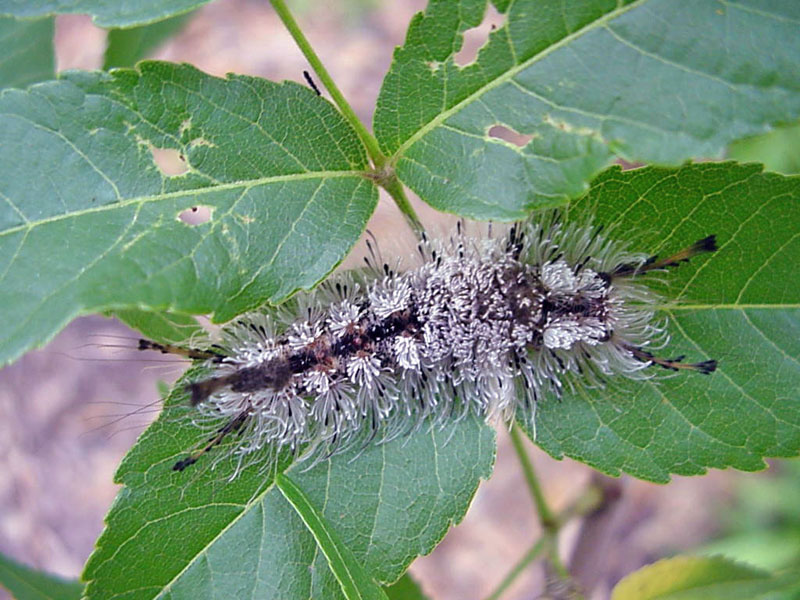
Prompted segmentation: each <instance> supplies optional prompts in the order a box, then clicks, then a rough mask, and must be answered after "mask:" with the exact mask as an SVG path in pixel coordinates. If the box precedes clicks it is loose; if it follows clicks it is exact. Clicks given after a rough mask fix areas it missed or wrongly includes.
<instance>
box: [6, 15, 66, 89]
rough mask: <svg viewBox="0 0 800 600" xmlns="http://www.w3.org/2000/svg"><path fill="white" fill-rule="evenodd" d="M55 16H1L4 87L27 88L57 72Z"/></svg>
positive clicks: (50, 77)
mask: <svg viewBox="0 0 800 600" xmlns="http://www.w3.org/2000/svg"><path fill="white" fill-rule="evenodd" d="M53 29H54V28H53V19H37V20H35V21H17V20H16V19H14V18H11V17H0V47H1V48H3V56H2V58H0V88H8V87H17V88H24V87H27V86H29V85H30V84H32V83H35V82H37V81H44V80H45V79H52V78H53V76H54V75H55V58H54V54H53Z"/></svg>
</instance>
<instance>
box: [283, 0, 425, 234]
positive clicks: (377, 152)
mask: <svg viewBox="0 0 800 600" xmlns="http://www.w3.org/2000/svg"><path fill="white" fill-rule="evenodd" d="M270 3H271V4H272V7H273V8H274V9H275V12H276V13H278V16H279V17H280V19H281V21H283V24H284V26H285V27H286V29H287V30H288V31H289V33H290V34H291V36H292V37H293V38H294V41H295V43H296V44H297V46H298V47H299V48H300V51H301V52H302V53H303V55H304V56H305V57H306V60H308V62H309V64H310V65H311V68H312V69H314V72H315V73H316V74H317V77H319V79H320V81H321V82H322V85H324V86H325V89H327V90H328V93H330V95H331V98H332V99H333V101H334V103H335V104H336V106H338V107H339V111H340V112H341V113H342V116H343V117H344V118H345V119H347V122H348V123H350V126H351V127H352V128H353V129H354V130H355V132H356V134H357V135H358V137H359V138H360V139H361V142H362V143H363V144H364V147H365V148H366V149H367V154H368V155H369V158H370V160H371V161H372V164H373V166H374V167H375V170H374V171H372V172H370V173H369V176H370V178H371V179H372V180H373V181H375V182H376V183H377V184H378V185H380V186H381V187H383V188H384V189H385V190H386V191H387V192H389V195H390V196H391V197H392V199H393V200H394V201H395V203H396V204H397V207H398V208H399V209H400V212H401V213H403V216H404V217H405V219H406V221H407V222H408V224H409V226H410V227H411V229H412V230H413V231H414V233H415V234H416V235H417V237H421V235H422V233H423V232H424V228H423V227H422V223H421V222H420V220H419V217H417V214H416V213H415V212H414V209H413V208H412V206H411V204H410V203H409V202H408V198H406V193H405V190H404V189H403V185H402V184H401V183H400V180H398V179H397V175H395V174H394V170H393V169H392V168H391V167H390V165H389V164H388V162H389V159H388V158H387V157H386V156H385V155H384V154H383V152H381V149H380V146H379V145H378V140H376V139H375V136H374V135H372V133H370V131H369V130H368V129H367V128H366V127H365V126H364V124H363V123H362V122H361V120H360V119H359V118H358V116H357V115H356V113H355V111H354V110H353V108H352V107H351V106H350V104H349V103H348V102H347V100H346V99H345V97H344V95H343V94H342V92H341V91H340V90H339V88H338V87H336V83H335V82H334V81H333V78H332V77H331V76H330V74H329V73H328V71H327V70H326V69H325V66H324V65H323V64H322V61H321V60H320V59H319V57H318V56H317V53H316V52H314V49H313V48H312V47H311V44H310V43H309V41H308V39H307V38H306V36H305V34H304V33H303V30H302V29H300V26H299V25H298V24H297V21H295V20H294V17H293V16H292V13H291V12H289V8H288V7H287V6H286V3H285V2H284V0H270Z"/></svg>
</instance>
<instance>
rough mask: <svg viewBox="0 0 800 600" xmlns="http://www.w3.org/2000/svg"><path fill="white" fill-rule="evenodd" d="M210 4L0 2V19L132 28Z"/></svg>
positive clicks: (164, 0)
mask: <svg viewBox="0 0 800 600" xmlns="http://www.w3.org/2000/svg"><path fill="white" fill-rule="evenodd" d="M208 2H210V0H115V1H114V2H109V1H108V0H0V15H13V16H15V17H43V16H46V15H58V14H64V13H81V14H89V15H92V17H93V20H94V22H95V23H96V24H97V25H99V26H100V27H132V26H134V25H146V24H148V23H154V22H156V21H161V20H162V19H166V18H167V17H172V16H174V15H180V14H183V13H186V12H189V11H190V10H193V9H195V8H197V7H198V6H202V5H203V4H206V3H208Z"/></svg>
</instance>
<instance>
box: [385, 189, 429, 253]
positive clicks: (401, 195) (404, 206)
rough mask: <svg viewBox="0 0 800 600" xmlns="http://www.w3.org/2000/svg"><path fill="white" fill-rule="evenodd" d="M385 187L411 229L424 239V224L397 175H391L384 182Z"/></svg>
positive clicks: (419, 237)
mask: <svg viewBox="0 0 800 600" xmlns="http://www.w3.org/2000/svg"><path fill="white" fill-rule="evenodd" d="M383 189H385V190H386V191H387V192H389V195H390V196H391V197H392V199H393V200H394V202H395V204H397V208H399V209H400V212H401V213H403V216H404V217H405V219H406V222H407V223H408V226H409V227H411V230H412V231H413V232H414V234H415V235H416V236H417V239H422V234H423V233H425V228H424V227H423V226H422V223H421V222H420V220H419V217H418V216H417V213H416V212H414V207H413V206H411V203H410V202H409V201H408V198H407V197H406V191H405V189H404V188H403V184H402V183H400V180H399V179H397V176H396V175H394V174H393V175H392V176H391V177H388V178H387V179H386V181H384V183H383Z"/></svg>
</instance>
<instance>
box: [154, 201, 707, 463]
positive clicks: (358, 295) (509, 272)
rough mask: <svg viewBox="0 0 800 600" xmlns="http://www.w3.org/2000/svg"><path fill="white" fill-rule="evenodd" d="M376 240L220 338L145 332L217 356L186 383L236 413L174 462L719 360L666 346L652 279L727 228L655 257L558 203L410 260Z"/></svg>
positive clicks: (397, 428) (343, 440) (209, 402)
mask: <svg viewBox="0 0 800 600" xmlns="http://www.w3.org/2000/svg"><path fill="white" fill-rule="evenodd" d="M370 249H371V258H368V259H367V265H368V269H366V270H365V271H363V272H350V273H345V274H343V275H338V276H334V277H332V278H330V279H328V280H327V281H325V282H323V283H322V284H321V285H320V286H319V287H318V288H317V289H315V290H314V291H312V292H310V293H308V294H303V295H301V296H299V297H297V298H296V299H294V300H293V301H290V302H289V303H287V304H286V305H283V306H281V307H279V308H278V309H275V310H263V311H256V312H252V313H249V314H245V315H243V316H241V317H240V318H238V319H237V320H236V321H234V322H232V323H231V324H229V325H227V326H225V327H224V328H223V329H222V332H221V336H220V339H219V340H218V341H217V342H216V343H214V344H213V345H210V346H209V347H208V348H205V349H201V350H197V349H185V348H180V347H176V346H172V345H165V344H159V343H156V342H151V341H148V340H141V341H140V349H147V350H158V351H161V352H172V353H178V354H182V355H184V356H186V357H188V358H191V359H197V360H201V361H204V363H205V364H206V366H207V367H208V369H209V370H210V374H209V375H208V376H206V377H203V378H201V379H199V380H197V381H192V382H190V383H189V384H187V386H186V389H187V391H188V392H189V393H190V394H191V404H192V405H193V406H196V407H197V408H198V410H199V411H200V414H202V415H204V416H207V417H211V418H213V419H215V422H217V423H219V422H220V421H219V419H220V418H223V419H224V421H222V422H223V423H224V424H223V425H222V426H221V427H219V428H218V429H217V430H216V431H215V433H214V435H213V436H212V437H211V439H210V440H208V442H207V443H206V444H205V445H204V446H203V447H202V448H200V449H198V450H197V451H195V452H193V453H191V454H190V455H188V456H187V457H185V458H183V459H182V460H180V461H178V462H177V463H176V464H175V465H174V469H175V470H178V471H181V470H183V469H185V468H186V467H188V466H189V465H191V464H193V463H194V462H196V461H197V460H198V459H199V458H200V456H201V455H203V454H204V453H205V452H207V451H209V450H210V449H212V448H213V447H215V446H216V445H217V444H219V443H220V442H221V441H222V440H223V438H225V437H226V436H227V435H228V434H230V433H233V432H237V433H239V434H240V440H241V442H240V444H239V445H238V447H237V450H236V452H237V453H238V455H239V457H240V459H244V458H245V457H248V456H255V453H257V452H259V451H262V450H264V449H266V448H268V449H270V450H271V451H273V452H277V451H280V450H282V449H286V448H288V449H291V450H292V451H294V452H299V451H300V450H301V449H305V450H307V451H304V453H303V457H306V458H307V457H309V456H314V457H316V458H317V459H319V458H324V457H327V456H330V455H331V454H334V453H337V452H340V451H343V450H345V449H347V448H350V447H352V446H353V445H356V444H367V443H370V442H371V441H374V440H377V441H385V440H389V439H392V438H394V437H396V436H398V435H402V434H406V433H409V432H411V431H413V430H415V429H417V428H419V427H420V426H422V425H423V424H426V423H427V424H430V426H437V425H443V424H444V423H445V422H446V421H449V420H450V419H458V418H461V417H463V416H465V415H467V414H469V413H476V414H479V415H482V416H484V417H485V418H487V419H492V418H500V419H503V420H505V421H506V422H510V421H512V420H513V419H514V418H515V415H518V414H522V415H525V418H529V419H532V418H533V414H534V413H533V411H534V409H535V406H536V403H537V402H539V401H540V400H541V399H542V398H544V397H546V396H548V395H549V396H553V397H556V398H557V397H560V396H561V394H562V391H563V389H564V386H565V385H575V384H574V383H572V382H573V381H576V380H578V381H580V382H581V383H580V384H581V385H584V384H585V385H590V386H598V385H603V384H604V382H605V381H606V379H607V378H609V377H615V376H622V377H628V378H634V379H640V378H645V377H649V376H650V375H651V371H648V367H650V366H653V365H656V366H660V367H663V368H665V369H669V370H673V371H678V370H690V371H696V372H699V373H710V372H712V371H714V369H715V368H716V361H714V360H706V361H702V362H697V363H685V362H683V359H684V357H683V356H680V357H677V358H673V359H666V358H661V357H659V356H657V355H656V354H654V353H653V351H654V350H657V349H659V348H661V347H663V346H664V345H666V343H667V342H668V339H667V334H666V332H665V324H664V323H663V322H662V321H659V320H658V319H656V318H655V314H654V310H653V308H652V307H653V305H654V304H655V303H656V302H657V301H658V300H659V298H658V296H657V295H656V294H655V293H654V292H653V291H651V290H650V289H649V288H648V287H647V286H646V285H645V284H644V283H643V282H642V277H643V276H645V275H646V274H647V273H649V272H651V271H654V270H661V269H664V268H666V267H670V266H674V265H677V264H679V263H680V262H682V261H685V260H688V259H689V258H691V257H692V256H694V255H696V254H699V253H702V252H711V251H714V250H716V244H715V238H714V236H709V237H706V238H704V239H702V240H699V241H697V242H696V243H694V244H693V245H691V246H690V247H688V248H685V249H683V250H681V251H679V252H677V253H676V254H674V255H671V256H669V257H667V258H665V259H658V258H657V257H655V256H647V255H645V254H641V253H636V252H633V251H630V250H628V249H627V247H626V245H624V244H621V243H617V242H614V241H613V240H611V239H609V238H608V237H606V235H605V234H604V232H603V230H602V227H593V226H591V225H580V224H575V223H571V224H565V223H563V222H561V221H560V219H559V217H558V215H555V214H551V215H549V216H548V217H545V218H543V219H541V220H539V221H532V222H529V223H526V224H517V225H515V226H514V227H512V228H511V229H510V231H509V232H508V233H507V234H506V235H504V236H502V237H496V238H493V237H491V236H490V237H488V238H484V239H475V238H470V237H468V236H466V235H464V234H463V232H462V230H461V227H460V226H459V228H458V230H457V232H455V233H454V234H453V235H452V236H451V237H450V238H449V239H445V240H427V239H426V240H423V242H422V243H420V244H419V246H418V250H419V259H420V262H419V265H418V266H416V267H415V268H409V269H407V270H402V271H401V270H399V269H397V268H393V267H391V266H390V265H388V264H386V263H383V261H381V260H378V257H377V254H376V251H375V249H374V248H373V247H372V246H370ZM567 374H576V375H577V376H578V377H572V378H570V379H569V381H567V378H566V375H567Z"/></svg>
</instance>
